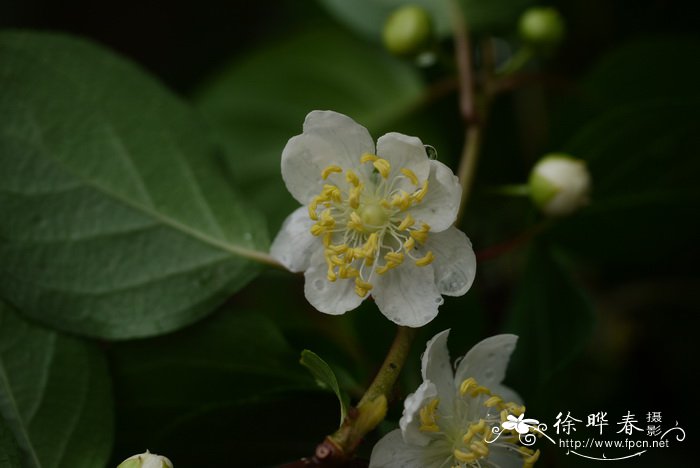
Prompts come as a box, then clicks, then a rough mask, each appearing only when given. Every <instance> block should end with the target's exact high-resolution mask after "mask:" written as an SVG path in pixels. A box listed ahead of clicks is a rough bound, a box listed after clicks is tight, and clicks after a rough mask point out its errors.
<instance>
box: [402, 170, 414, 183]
mask: <svg viewBox="0 0 700 468" xmlns="http://www.w3.org/2000/svg"><path fill="white" fill-rule="evenodd" d="M401 174H403V175H405V176H406V177H408V178H409V180H410V181H411V183H412V184H413V185H418V177H416V173H415V172H413V171H412V170H410V169H408V168H406V167H404V168H402V169H401Z"/></svg>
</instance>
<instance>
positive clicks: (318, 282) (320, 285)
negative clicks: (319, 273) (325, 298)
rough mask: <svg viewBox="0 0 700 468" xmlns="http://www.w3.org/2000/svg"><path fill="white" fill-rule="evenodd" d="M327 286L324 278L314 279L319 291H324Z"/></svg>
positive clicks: (315, 286)
mask: <svg viewBox="0 0 700 468" xmlns="http://www.w3.org/2000/svg"><path fill="white" fill-rule="evenodd" d="M324 286H325V282H324V281H323V280H320V279H317V280H315V281H314V288H316V289H318V290H319V291H323V289H324Z"/></svg>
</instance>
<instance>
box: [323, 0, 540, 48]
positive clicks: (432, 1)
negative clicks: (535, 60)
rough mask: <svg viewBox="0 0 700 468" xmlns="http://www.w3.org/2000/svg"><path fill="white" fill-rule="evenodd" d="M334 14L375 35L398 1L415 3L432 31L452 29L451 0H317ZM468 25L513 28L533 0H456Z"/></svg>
mask: <svg viewBox="0 0 700 468" xmlns="http://www.w3.org/2000/svg"><path fill="white" fill-rule="evenodd" d="M318 1H319V3H320V4H321V5H323V6H324V7H325V8H326V9H328V11H329V12H330V13H332V14H333V15H334V16H335V17H336V18H338V19H339V20H340V21H342V22H343V23H345V24H346V25H347V26H349V27H351V28H353V29H354V30H356V31H357V32H359V33H360V34H363V35H364V36H366V37H370V38H373V39H377V40H378V39H379V38H380V37H381V34H382V30H383V28H384V23H385V22H386V20H387V18H388V17H389V15H390V14H391V12H393V11H394V10H395V9H397V8H399V7H400V6H402V5H419V6H422V7H423V8H425V9H426V10H427V11H428V12H430V14H431V16H432V18H433V23H434V26H435V31H436V33H437V34H438V35H439V36H441V37H444V36H447V35H449V34H450V33H451V31H452V23H451V19H450V17H451V15H452V11H453V10H452V8H451V5H450V3H451V1H452V0H354V1H352V2H349V1H347V0H318ZM459 1H460V2H461V7H462V9H463V11H464V15H465V18H466V20H467V23H468V24H469V28H470V29H471V30H472V31H476V32H480V33H481V32H495V31H500V30H503V29H504V28H507V27H508V26H511V27H512V28H514V25H515V22H516V20H517V18H518V15H519V14H520V13H521V12H522V11H523V9H524V8H525V7H527V6H528V5H530V4H532V3H533V0H459Z"/></svg>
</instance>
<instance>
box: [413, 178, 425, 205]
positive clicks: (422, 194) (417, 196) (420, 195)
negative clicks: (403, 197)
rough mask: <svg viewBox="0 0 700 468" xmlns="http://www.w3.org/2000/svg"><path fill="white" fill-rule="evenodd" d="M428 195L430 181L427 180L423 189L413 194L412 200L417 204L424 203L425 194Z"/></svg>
mask: <svg viewBox="0 0 700 468" xmlns="http://www.w3.org/2000/svg"><path fill="white" fill-rule="evenodd" d="M427 193H428V181H427V180H426V181H425V182H423V187H421V188H420V189H419V190H416V191H415V192H413V195H412V198H413V199H414V200H415V201H416V202H417V203H420V202H422V201H423V198H425V194H427Z"/></svg>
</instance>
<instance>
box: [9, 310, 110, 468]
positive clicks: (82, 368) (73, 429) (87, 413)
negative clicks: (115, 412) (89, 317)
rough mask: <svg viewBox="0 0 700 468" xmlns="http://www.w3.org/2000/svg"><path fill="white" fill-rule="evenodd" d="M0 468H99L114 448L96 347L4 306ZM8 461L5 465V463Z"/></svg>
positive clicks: (105, 375)
mask: <svg viewBox="0 0 700 468" xmlns="http://www.w3.org/2000/svg"><path fill="white" fill-rule="evenodd" d="M0 415H1V416H2V419H3V420H4V422H3V421H0V464H1V463H2V462H4V463H5V464H4V465H2V466H17V465H16V464H13V463H14V462H13V460H16V453H17V451H16V447H15V446H14V444H13V443H12V442H13V441H10V440H9V438H11V437H12V436H11V435H9V434H8V431H11V432H12V434H14V440H16V442H17V445H18V446H19V447H20V448H21V452H22V459H23V466H27V467H30V468H94V467H96V466H105V464H106V463H107V460H108V458H109V455H110V451H111V448H112V437H113V434H112V432H113V428H112V395H111V390H110V378H109V375H108V373H107V365H106V362H105V360H104V358H103V356H102V353H101V352H100V351H99V349H97V348H96V347H95V346H93V345H88V344H86V343H84V342H82V341H80V340H78V339H76V338H71V337H68V336H64V335H61V334H59V333H57V332H54V331H50V330H46V329H44V328H41V327H38V326H36V325H33V324H30V323H29V322H26V321H24V320H23V319H22V318H20V317H19V315H18V314H17V313H16V312H15V311H14V310H12V309H11V308H10V307H8V306H6V305H4V304H2V303H0ZM3 457H4V459H3Z"/></svg>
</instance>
